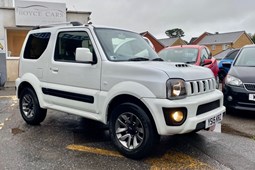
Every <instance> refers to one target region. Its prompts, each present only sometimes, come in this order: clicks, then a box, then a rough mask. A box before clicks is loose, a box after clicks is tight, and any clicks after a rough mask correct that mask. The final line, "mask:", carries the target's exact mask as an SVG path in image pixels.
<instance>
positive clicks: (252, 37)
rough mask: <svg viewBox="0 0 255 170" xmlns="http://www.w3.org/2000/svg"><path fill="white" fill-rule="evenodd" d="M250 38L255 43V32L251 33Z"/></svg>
mask: <svg viewBox="0 0 255 170" xmlns="http://www.w3.org/2000/svg"><path fill="white" fill-rule="evenodd" d="M251 40H252V41H253V43H254V44H255V34H253V35H252V36H251Z"/></svg>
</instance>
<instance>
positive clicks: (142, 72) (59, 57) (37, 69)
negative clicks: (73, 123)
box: [16, 25, 225, 159]
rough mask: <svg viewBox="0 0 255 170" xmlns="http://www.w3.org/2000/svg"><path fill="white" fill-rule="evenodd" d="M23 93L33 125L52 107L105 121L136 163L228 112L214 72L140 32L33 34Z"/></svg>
mask: <svg viewBox="0 0 255 170" xmlns="http://www.w3.org/2000/svg"><path fill="white" fill-rule="evenodd" d="M16 89H17V96H18V98H19V99H20V100H19V105H20V112H21V115H22V117H23V118H24V120H25V121H26V122H27V123H28V124H31V125H36V124H39V123H41V122H42V121H43V120H44V119H45V117H46V109H54V110H59V111H64V112H68V113H72V114H75V115H79V116H82V117H86V118H89V119H93V120H96V121H100V122H102V123H104V124H107V125H109V130H110V135H111V138H112V140H113V142H114V144H115V145H116V147H117V148H118V150H119V151H120V152H121V153H122V154H124V155H125V156H127V157H129V158H134V159H139V158H142V157H144V156H146V155H147V154H148V152H150V151H151V150H152V148H153V146H154V145H155V143H156V142H157V141H158V140H159V136H160V135H173V134H183V133H189V132H194V131H198V130H201V129H207V128H209V127H211V126H213V125H215V123H217V122H220V121H221V120H222V117H223V113H224V112H225V107H224V106H223V95H222V93H221V92H220V91H219V90H217V89H216V82H215V79H214V75H213V73H212V72H211V71H210V70H209V69H207V68H202V67H197V66H192V65H187V64H183V63H170V62H164V61H162V59H160V58H159V57H158V56H157V54H156V53H155V51H154V50H153V49H152V48H151V47H150V46H149V44H148V43H147V42H146V41H145V40H144V39H143V38H142V37H141V36H140V35H139V34H137V33H134V32H131V31H127V30H121V29H116V28H107V27H95V26H92V25H80V26H77V25H76V26H73V25H65V26H63V25H61V26H55V27H48V28H37V29H35V30H32V31H30V32H29V33H28V35H27V37H26V40H25V43H24V45H23V47H22V50H21V56H20V65H19V78H18V79H17V80H16Z"/></svg>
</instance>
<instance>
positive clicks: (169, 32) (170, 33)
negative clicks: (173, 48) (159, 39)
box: [165, 28, 184, 38]
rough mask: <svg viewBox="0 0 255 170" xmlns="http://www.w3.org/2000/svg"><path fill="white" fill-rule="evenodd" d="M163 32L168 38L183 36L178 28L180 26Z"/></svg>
mask: <svg viewBox="0 0 255 170" xmlns="http://www.w3.org/2000/svg"><path fill="white" fill-rule="evenodd" d="M165 33H166V35H167V36H168V37H170V38H178V37H183V36H184V32H183V30H182V29H180V28H174V29H170V30H166V32H165Z"/></svg>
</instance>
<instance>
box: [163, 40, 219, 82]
mask: <svg viewBox="0 0 255 170" xmlns="http://www.w3.org/2000/svg"><path fill="white" fill-rule="evenodd" d="M158 55H159V57H161V58H162V59H163V60H164V61H171V62H183V63H187V64H194V65H198V66H204V67H207V68H210V69H211V70H212V72H213V74H214V77H215V79H216V82H217V84H219V77H218V72H219V68H218V64H217V60H216V59H215V58H214V57H212V55H211V52H210V50H209V49H208V48H207V47H206V46H202V45H181V46H173V47H166V48H164V49H162V50H161V51H160V52H159V53H158Z"/></svg>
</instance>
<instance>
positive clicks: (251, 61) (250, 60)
mask: <svg viewBox="0 0 255 170" xmlns="http://www.w3.org/2000/svg"><path fill="white" fill-rule="evenodd" d="M234 65H235V66H246V67H247V66H248V67H255V48H254V47H252V48H251V47H248V48H243V49H242V50H241V52H240V54H239V55H238V57H237V59H236V61H235V64H234Z"/></svg>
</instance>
